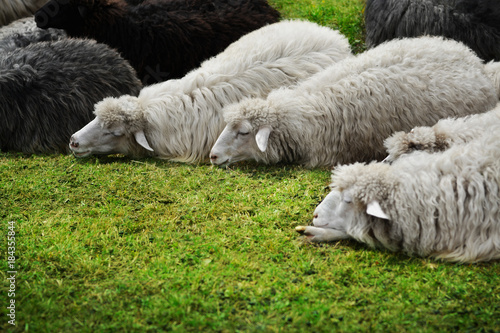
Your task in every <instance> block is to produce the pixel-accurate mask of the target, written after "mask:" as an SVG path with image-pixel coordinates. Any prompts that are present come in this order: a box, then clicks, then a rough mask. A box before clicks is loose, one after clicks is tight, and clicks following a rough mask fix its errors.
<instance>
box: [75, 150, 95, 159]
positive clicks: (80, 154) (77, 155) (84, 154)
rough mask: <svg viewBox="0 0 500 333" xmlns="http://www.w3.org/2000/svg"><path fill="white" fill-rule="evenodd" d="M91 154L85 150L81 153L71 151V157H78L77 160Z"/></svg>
mask: <svg viewBox="0 0 500 333" xmlns="http://www.w3.org/2000/svg"><path fill="white" fill-rule="evenodd" d="M91 153H92V152H91V151H90V150H87V151H82V152H76V151H73V155H75V157H78V158H81V157H87V156H89V155H90V154H91Z"/></svg>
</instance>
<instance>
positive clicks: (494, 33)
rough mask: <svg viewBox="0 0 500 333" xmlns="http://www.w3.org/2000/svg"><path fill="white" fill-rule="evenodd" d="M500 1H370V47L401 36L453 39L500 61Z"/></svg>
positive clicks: (367, 18) (485, 57) (367, 23)
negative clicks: (430, 36) (428, 36)
mask: <svg viewBox="0 0 500 333" xmlns="http://www.w3.org/2000/svg"><path fill="white" fill-rule="evenodd" d="M499 17H500V1H498V0H367V2H366V8H365V26H366V45H367V47H368V48H372V47H375V46H377V45H379V44H381V43H383V42H385V41H388V40H391V39H394V38H401V37H419V36H423V35H432V36H443V37H447V38H452V39H455V40H457V41H461V42H462V43H464V44H466V45H468V46H469V47H470V48H472V49H473V50H474V51H475V52H476V53H477V54H478V56H479V57H480V58H482V59H483V60H485V61H490V60H496V61H498V60H500V20H499Z"/></svg>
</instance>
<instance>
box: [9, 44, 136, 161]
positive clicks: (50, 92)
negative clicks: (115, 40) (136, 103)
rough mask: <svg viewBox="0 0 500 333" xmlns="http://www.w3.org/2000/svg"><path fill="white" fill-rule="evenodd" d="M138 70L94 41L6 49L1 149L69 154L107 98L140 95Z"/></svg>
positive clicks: (30, 152) (115, 53)
mask: <svg viewBox="0 0 500 333" xmlns="http://www.w3.org/2000/svg"><path fill="white" fill-rule="evenodd" d="M141 87H142V85H141V82H140V81H139V79H138V78H137V76H136V73H135V71H134V69H133V68H132V67H131V66H130V65H129V64H128V62H127V61H125V60H124V59H123V58H122V57H120V55H119V54H118V53H117V52H116V51H114V50H112V49H110V48H109V47H108V46H107V45H104V44H98V43H96V42H95V41H91V40H78V39H63V40H60V41H54V42H39V43H33V44H31V45H28V46H26V47H24V48H17V49H14V50H12V51H10V52H7V53H0V91H1V92H2V103H1V104H0V118H2V123H1V125H0V149H1V150H2V151H17V152H22V153H26V154H35V153H45V154H52V153H69V149H68V146H67V143H68V140H69V138H70V136H71V134H72V133H73V132H74V131H76V130H78V129H79V128H81V127H82V126H84V125H85V124H87V123H88V122H89V121H90V120H91V119H92V109H93V106H94V104H95V103H96V102H98V101H100V100H102V99H103V98H105V97H107V96H121V95H123V94H135V95H137V94H138V93H139V91H140V89H141Z"/></svg>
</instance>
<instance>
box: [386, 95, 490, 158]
mask: <svg viewBox="0 0 500 333" xmlns="http://www.w3.org/2000/svg"><path fill="white" fill-rule="evenodd" d="M498 122H500V104H497V106H496V107H495V108H494V109H493V110H491V111H488V112H485V113H482V114H477V115H470V116H467V117H462V118H446V119H441V120H440V121H438V122H437V123H436V124H435V125H434V126H432V127H426V126H419V127H415V128H414V129H412V130H411V131H410V132H409V133H405V132H397V133H394V134H393V135H391V136H390V137H388V138H387V139H386V140H385V142H384V145H385V147H386V149H387V152H388V153H389V156H388V157H387V158H386V160H387V161H388V162H393V161H394V160H397V159H398V158H400V157H401V156H403V155H406V154H409V153H412V152H414V151H426V152H428V153H434V152H440V151H444V150H446V149H448V148H450V147H451V146H453V145H457V144H462V143H466V142H469V141H470V140H472V139H475V138H477V137H479V136H481V135H482V134H483V133H484V132H487V131H489V130H490V127H492V126H496V124H497V123H498Z"/></svg>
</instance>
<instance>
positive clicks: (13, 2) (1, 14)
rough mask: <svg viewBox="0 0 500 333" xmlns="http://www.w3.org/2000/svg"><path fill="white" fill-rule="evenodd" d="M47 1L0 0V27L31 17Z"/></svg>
mask: <svg viewBox="0 0 500 333" xmlns="http://www.w3.org/2000/svg"><path fill="white" fill-rule="evenodd" d="M47 1H48V0H0V27H1V26H3V25H7V24H9V23H11V22H13V21H15V20H18V19H20V18H23V17H28V16H32V15H33V14H34V13H35V12H36V11H37V10H38V9H39V8H40V7H42V6H43V5H44V4H45V3H46V2H47Z"/></svg>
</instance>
